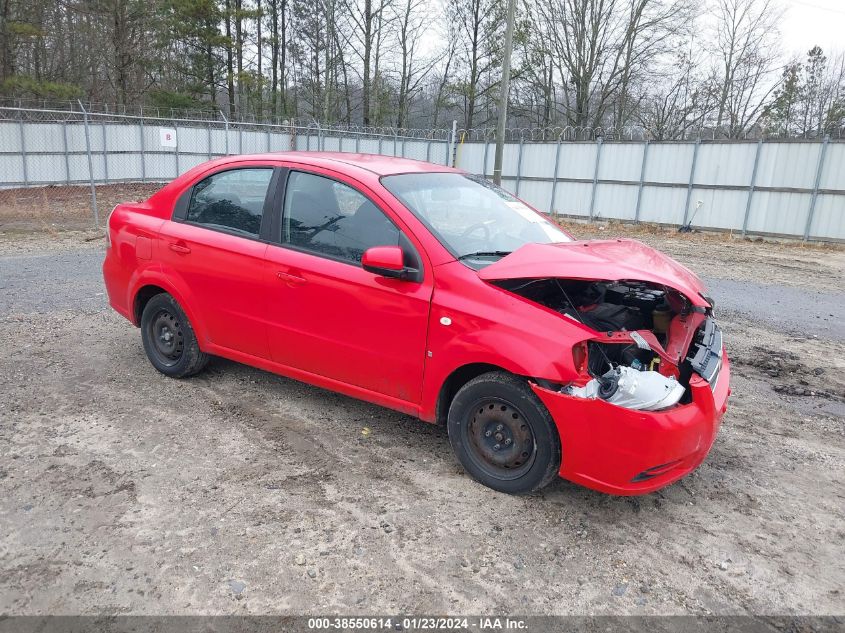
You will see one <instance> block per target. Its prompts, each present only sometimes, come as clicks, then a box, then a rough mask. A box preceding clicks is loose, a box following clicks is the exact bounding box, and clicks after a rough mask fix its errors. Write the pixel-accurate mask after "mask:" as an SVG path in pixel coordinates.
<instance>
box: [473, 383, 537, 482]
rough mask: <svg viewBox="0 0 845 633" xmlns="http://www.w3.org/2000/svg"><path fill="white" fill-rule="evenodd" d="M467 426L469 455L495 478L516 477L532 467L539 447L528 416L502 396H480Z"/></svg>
mask: <svg viewBox="0 0 845 633" xmlns="http://www.w3.org/2000/svg"><path fill="white" fill-rule="evenodd" d="M470 415H471V417H470V420H469V424H466V425H464V427H463V428H464V433H465V434H466V436H467V439H468V440H469V441H468V448H469V451H468V453H469V456H470V458H472V459H473V460H474V461H475V462H476V464H477V466H478V467H479V468H481V469H482V470H484V471H486V472H487V473H489V474H490V476H492V477H497V478H500V479H517V478H519V477H521V476H522V475H524V474H525V473H526V472H527V471H528V470H530V469H531V465H532V464H533V463H534V457H535V455H536V453H537V446H536V443H535V441H534V434H533V433H532V432H531V428H530V427H529V426H528V423H527V422H526V420H525V415H524V414H523V413H522V412H521V411H520V410H519V409H517V408H516V407H515V406H514V405H513V404H512V403H510V402H508V401H506V400H502V399H501V398H481V399H480V400H478V401H476V402H475V403H474V404H473V405H472V407H471V414H470Z"/></svg>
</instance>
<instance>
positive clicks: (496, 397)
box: [447, 372, 561, 494]
mask: <svg viewBox="0 0 845 633" xmlns="http://www.w3.org/2000/svg"><path fill="white" fill-rule="evenodd" d="M447 425H448V430H449V442H450V443H451V444H452V449H453V450H454V451H455V455H456V456H457V458H458V460H459V461H460V462H461V464H462V465H463V467H464V468H465V469H466V470H467V472H468V473H469V474H470V475H472V476H473V477H474V478H475V479H477V480H478V481H479V482H481V483H482V484H484V485H485V486H488V487H490V488H493V489H494V490H498V491H500V492H507V493H510V494H521V493H526V492H531V491H533V490H538V489H539V488H542V487H543V486H545V485H547V484H548V483H550V482H551V481H552V480H553V479H554V478H555V476H556V475H557V473H558V471H559V470H560V459H561V456H560V439H559V438H558V435H557V430H556V429H555V425H554V421H553V420H552V416H551V415H550V414H549V412H548V410H547V409H546V407H544V406H543V403H542V402H540V399H539V398H538V397H537V396H536V394H535V393H534V392H533V391H531V388H530V387H529V386H528V385H527V384H526V383H525V381H524V380H521V379H519V378H517V377H516V376H513V375H511V374H507V373H504V372H489V373H486V374H482V375H481V376H478V377H477V378H474V379H472V380H470V381H469V382H468V383H467V384H465V385H464V386H463V387H461V389H460V390H459V391H458V393H457V394H456V395H455V398H454V399H453V400H452V404H451V406H450V407H449V417H448V422H447Z"/></svg>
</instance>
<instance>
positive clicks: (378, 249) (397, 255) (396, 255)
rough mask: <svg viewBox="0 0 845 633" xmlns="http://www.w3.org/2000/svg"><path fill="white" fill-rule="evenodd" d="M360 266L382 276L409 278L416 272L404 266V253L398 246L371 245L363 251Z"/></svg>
mask: <svg viewBox="0 0 845 633" xmlns="http://www.w3.org/2000/svg"><path fill="white" fill-rule="evenodd" d="M361 266H362V267H363V268H364V270H368V271H369V272H371V273H374V274H376V275H381V276H382V277H392V278H395V279H411V278H413V277H414V276H415V275H416V274H417V272H418V271H417V270H416V269H414V268H408V267H406V266H405V254H404V253H403V252H402V248H401V247H399V246H373V247H371V248H368V249H367V250H366V251H364V256H363V257H362V258H361Z"/></svg>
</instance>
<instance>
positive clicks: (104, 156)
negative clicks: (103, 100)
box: [100, 121, 109, 184]
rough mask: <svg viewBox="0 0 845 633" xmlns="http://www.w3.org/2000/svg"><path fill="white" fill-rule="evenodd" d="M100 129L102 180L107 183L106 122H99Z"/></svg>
mask: <svg viewBox="0 0 845 633" xmlns="http://www.w3.org/2000/svg"><path fill="white" fill-rule="evenodd" d="M100 129H101V130H102V131H103V180H104V181H105V183H106V184H109V149H108V146H107V143H106V122H105V121H103V122H102V123H100Z"/></svg>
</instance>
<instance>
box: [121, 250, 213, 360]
mask: <svg viewBox="0 0 845 633" xmlns="http://www.w3.org/2000/svg"><path fill="white" fill-rule="evenodd" d="M144 286H158V287H159V288H161V289H162V290H164V291H165V292H167V293H168V294H170V295H171V296H172V297H173V298H174V299H176V302H177V303H178V304H179V306H180V307H181V308H182V310H183V311H184V312H185V315H186V316H187V317H188V320H189V321H190V322H191V327H192V328H193V330H194V333H195V334H196V336H197V340H198V341H200V344H201V346H202V344H204V343H207V342H209V339H208V332H207V329H206V327H205V324H204V323H203V321H202V319H200V318H199V316H198V314H196V313H195V312H194V310H193V309H192V307H191V306H193V305H194V301H193V293H192V292H191V289H190V288H189V287H188V284H186V283H185V282H184V280H182V279H181V278H180V277H179V275H177V274H175V273H173V272H171V274H167V273H166V272H165V271H164V269H163V268H162V267H161V265H160V264H154V265H151V266H149V267H147V268H144V269H142V270H139V271H137V272H136V273H135V274H133V277H132V280H131V282H130V285H129V287H130V288H131V290H130V293H129V301H128V303H127V305H129V306H130V310H131V320H132V322H133V323H134V324H135V325H136V326H140V325H141V323H140V320H139V319H137V318H136V316H135V309H134V308H135V299H136V298H137V296H138V292H139V291H140V290H141V288H143V287H144Z"/></svg>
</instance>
